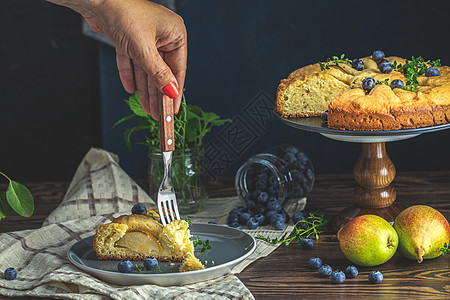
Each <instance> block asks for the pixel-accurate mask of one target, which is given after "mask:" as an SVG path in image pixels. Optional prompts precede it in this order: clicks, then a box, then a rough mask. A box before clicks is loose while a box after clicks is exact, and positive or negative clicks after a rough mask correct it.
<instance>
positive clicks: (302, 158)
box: [235, 144, 314, 208]
mask: <svg viewBox="0 0 450 300" xmlns="http://www.w3.org/2000/svg"><path fill="white" fill-rule="evenodd" d="M313 185H314V168H313V165H312V162H311V160H310V159H309V158H308V157H307V156H306V154H305V153H304V152H303V151H302V150H301V149H300V148H299V147H297V146H293V145H285V144H284V145H279V146H276V147H274V148H271V149H270V150H269V151H267V152H266V153H261V154H257V155H255V156H252V157H250V158H249V159H248V160H247V161H246V162H245V163H244V164H243V165H242V166H241V167H240V168H239V169H238V171H237V173H236V177H235V187H236V192H237V194H238V196H239V198H240V199H241V200H242V201H243V202H244V203H245V204H246V206H247V207H249V208H251V207H252V206H254V205H255V206H257V205H263V204H264V203H268V202H270V200H273V199H274V198H275V199H276V201H277V202H278V203H280V204H281V205H284V204H285V203H287V201H289V200H291V199H294V200H299V199H301V198H303V197H305V196H306V195H308V194H309V192H310V191H311V190H312V187H313ZM262 192H266V193H267V196H268V197H269V199H265V198H266V195H265V194H264V195H261V193H262ZM266 200H267V201H266Z"/></svg>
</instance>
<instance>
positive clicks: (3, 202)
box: [0, 191, 14, 220]
mask: <svg viewBox="0 0 450 300" xmlns="http://www.w3.org/2000/svg"><path fill="white" fill-rule="evenodd" d="M13 213H14V210H13V209H12V208H11V206H9V204H8V200H7V199H6V192H5V191H1V192H0V220H1V219H3V218H5V217H6V216H8V215H11V214H13Z"/></svg>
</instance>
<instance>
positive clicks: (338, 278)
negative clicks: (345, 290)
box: [330, 271, 345, 283]
mask: <svg viewBox="0 0 450 300" xmlns="http://www.w3.org/2000/svg"><path fill="white" fill-rule="evenodd" d="M330 279H331V282H332V283H344V281H345V274H344V272H342V271H333V272H331V275H330Z"/></svg>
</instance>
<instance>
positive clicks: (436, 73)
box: [425, 67, 440, 77]
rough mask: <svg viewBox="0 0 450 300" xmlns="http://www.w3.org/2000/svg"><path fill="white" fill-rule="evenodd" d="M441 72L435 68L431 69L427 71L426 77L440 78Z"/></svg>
mask: <svg viewBox="0 0 450 300" xmlns="http://www.w3.org/2000/svg"><path fill="white" fill-rule="evenodd" d="M439 75H440V73H439V70H438V69H436V68H435V67H429V68H428V69H427V70H426V71H425V76H427V77H432V76H439Z"/></svg>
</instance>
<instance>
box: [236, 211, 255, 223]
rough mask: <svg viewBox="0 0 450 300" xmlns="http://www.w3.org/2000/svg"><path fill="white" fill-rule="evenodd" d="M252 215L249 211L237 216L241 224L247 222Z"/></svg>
mask: <svg viewBox="0 0 450 300" xmlns="http://www.w3.org/2000/svg"><path fill="white" fill-rule="evenodd" d="M251 217H252V215H251V214H250V213H242V214H241V215H240V216H239V223H240V224H242V225H245V224H247V221H248V220H249V219H250V218H251Z"/></svg>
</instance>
